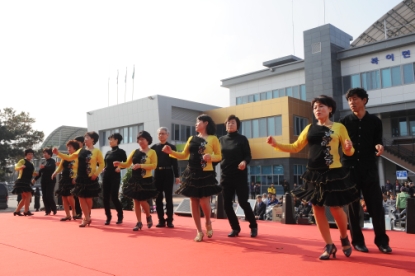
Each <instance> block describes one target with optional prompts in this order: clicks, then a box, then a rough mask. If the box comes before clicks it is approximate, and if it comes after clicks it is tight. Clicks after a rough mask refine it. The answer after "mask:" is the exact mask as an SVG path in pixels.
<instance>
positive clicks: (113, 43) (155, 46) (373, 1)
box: [0, 0, 401, 136]
mask: <svg viewBox="0 0 415 276" xmlns="http://www.w3.org/2000/svg"><path fill="white" fill-rule="evenodd" d="M324 2H325V9H324ZM399 2H401V1H398V0H326V1H323V0H293V1H292V0H203V1H202V0H189V1H185V0H176V1H173V0H159V1H149V0H140V1H139V0H136V1H122V0H117V1H102V0H100V1H88V0H83V1H56V0H53V1H42V0H37V1H33V0H29V1H1V2H0V26H1V27H0V36H1V37H0V93H1V100H0V108H1V109H2V108H5V107H13V108H14V109H16V110H17V111H27V112H30V114H31V116H32V117H34V118H35V119H36V120H37V122H36V124H35V128H36V129H38V130H43V131H44V132H45V135H46V136H47V135H49V134H50V133H51V132H52V131H53V130H54V129H56V128H57V127H59V126H61V125H69V126H79V127H86V112H87V111H91V110H95V109H100V108H104V107H106V106H108V104H109V105H115V104H117V84H116V79H117V70H118V71H119V77H118V103H123V102H124V98H125V97H126V99H127V101H131V100H132V96H133V95H132V71H133V66H134V65H135V82H134V83H135V88H134V99H139V98H143V97H147V96H149V95H156V94H160V95H166V96H171V97H176V98H184V99H187V100H191V101H196V102H202V103H206V104H212V105H218V106H228V105H229V95H228V89H226V88H222V87H220V85H221V82H220V80H221V79H225V78H229V77H233V76H237V75H240V74H244V73H248V72H252V71H257V70H261V69H263V68H264V67H263V66H262V62H264V61H267V60H271V59H275V58H278V57H282V56H286V55H291V54H294V55H296V56H298V57H301V58H302V57H303V31H305V30H308V29H311V28H314V27H317V26H320V25H323V24H324V23H326V24H327V23H330V24H332V25H334V26H336V27H338V28H340V29H341V30H343V31H345V32H346V33H348V34H350V35H352V36H353V38H357V37H358V36H359V35H360V34H361V33H362V32H364V31H365V30H366V29H367V28H368V27H369V26H370V25H371V24H372V23H374V22H375V21H376V20H377V19H379V18H380V17H381V16H382V15H383V14H385V13H386V12H387V11H389V10H390V9H392V8H393V7H394V6H395V5H397V4H398V3H399ZM324 10H325V12H324ZM126 68H127V85H125V74H126ZM108 78H109V84H110V96H109V97H108ZM125 91H127V93H126V94H125Z"/></svg>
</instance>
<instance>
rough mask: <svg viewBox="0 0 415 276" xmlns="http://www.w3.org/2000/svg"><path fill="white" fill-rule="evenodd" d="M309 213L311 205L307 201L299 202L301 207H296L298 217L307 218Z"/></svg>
mask: <svg viewBox="0 0 415 276" xmlns="http://www.w3.org/2000/svg"><path fill="white" fill-rule="evenodd" d="M310 211H311V205H310V203H308V202H307V201H305V200H303V201H301V205H300V206H299V207H298V212H297V213H298V217H300V218H302V217H308V215H309V214H310Z"/></svg>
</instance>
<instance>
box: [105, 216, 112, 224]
mask: <svg viewBox="0 0 415 276" xmlns="http://www.w3.org/2000/svg"><path fill="white" fill-rule="evenodd" d="M110 222H111V217H107V220H106V221H105V223H104V225H110Z"/></svg>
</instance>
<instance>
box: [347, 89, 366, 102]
mask: <svg viewBox="0 0 415 276" xmlns="http://www.w3.org/2000/svg"><path fill="white" fill-rule="evenodd" d="M353 96H357V97H359V98H361V99H362V100H364V99H366V104H367V103H368V102H369V95H368V94H367V92H366V90H364V89H363V88H360V87H356V88H351V89H349V90H348V91H347V92H346V95H345V97H346V100H349V98H350V97H353Z"/></svg>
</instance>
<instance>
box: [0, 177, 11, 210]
mask: <svg viewBox="0 0 415 276" xmlns="http://www.w3.org/2000/svg"><path fill="white" fill-rule="evenodd" d="M8 200H9V190H8V188H7V185H6V184H3V183H0V209H7V208H8V207H9V206H8V205H7V201H8Z"/></svg>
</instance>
